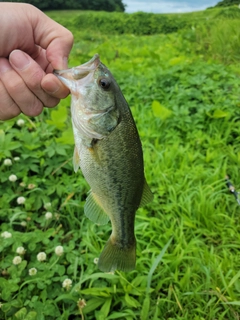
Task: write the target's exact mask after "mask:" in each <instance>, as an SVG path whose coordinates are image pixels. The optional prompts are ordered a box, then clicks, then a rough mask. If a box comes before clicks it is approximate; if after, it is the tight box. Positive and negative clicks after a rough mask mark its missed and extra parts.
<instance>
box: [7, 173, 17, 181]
mask: <svg viewBox="0 0 240 320" xmlns="http://www.w3.org/2000/svg"><path fill="white" fill-rule="evenodd" d="M8 180H9V181H11V182H15V181H17V176H16V175H15V174H11V175H10V176H9V177H8Z"/></svg>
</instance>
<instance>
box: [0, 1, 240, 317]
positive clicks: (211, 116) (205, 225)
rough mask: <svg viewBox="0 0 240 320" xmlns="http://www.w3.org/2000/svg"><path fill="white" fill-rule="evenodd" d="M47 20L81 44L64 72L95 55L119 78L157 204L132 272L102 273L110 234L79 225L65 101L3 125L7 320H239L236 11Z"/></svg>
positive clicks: (81, 199) (1, 265)
mask: <svg viewBox="0 0 240 320" xmlns="http://www.w3.org/2000/svg"><path fill="white" fill-rule="evenodd" d="M48 14H49V16H50V17H52V18H53V19H55V20H56V21H58V22H60V23H62V24H63V25H65V26H66V27H68V28H69V29H70V30H71V31H72V32H73V33H74V37H75V45H74V48H73V50H72V53H71V57H70V66H76V65H79V64H81V63H84V62H86V61H88V60H89V59H90V58H91V57H92V56H93V55H94V54H95V53H96V52H97V53H99V54H100V56H101V59H102V61H103V62H104V63H105V64H106V65H107V66H108V67H109V68H110V70H111V71H112V73H113V74H114V76H115V78H116V80H117V81H118V83H119V85H120V87H121V89H122V91H123V93H124V95H125V97H126V99H127V101H128V102H129V105H130V106H131V109H132V112H133V115H134V118H135V121H136V124H137V127H138V130H139V133H140V136H141V140H142V144H143V150H144V159H145V171H146V177H147V180H148V182H149V185H150V186H151V189H152V191H153V193H154V196H155V197H154V201H153V202H152V203H151V204H149V205H148V206H147V207H145V208H141V209H139V210H138V212H137V216H136V227H135V229H136V237H137V241H138V246H137V265H136V270H134V271H132V272H130V273H123V272H118V271H117V272H115V274H105V273H100V272H99V270H98V269H97V266H96V264H95V262H96V258H97V257H98V256H99V254H100V252H101V250H102V248H103V245H104V243H105V242H106V240H107V239H108V237H109V234H110V232H111V227H110V225H107V226H97V225H94V224H93V223H92V222H91V221H89V220H88V219H87V218H85V217H84V214H83V206H84V203H85V199H86V196H87V192H88V190H89V186H88V185H87V184H86V182H85V180H84V178H83V177H82V175H81V172H78V173H77V174H74V172H73V168H72V163H71V161H72V153H73V135H72V129H71V120H70V113H69V105H70V98H67V99H65V100H63V101H61V103H60V104H59V106H58V108H54V109H46V110H45V111H44V113H43V114H42V115H40V116H38V117H37V118H34V119H30V118H28V117H25V116H24V115H20V116H19V117H18V118H15V119H13V120H9V121H6V122H2V123H1V127H0V170H1V175H0V181H1V185H0V195H1V199H0V219H1V226H0V230H1V233H0V253H1V255H0V270H1V276H0V319H5V320H15V319H24V320H32V319H37V320H38V319H39V320H45V319H46V320H51V319H52V320H55V319H61V320H65V319H86V320H88V319H89V320H90V319H97V320H105V319H109V320H110V319H127V320H130V319H141V320H145V319H146V320H147V319H178V320H180V319H181V320H183V319H184V320H189V319H194V320H203V319H206V320H212V319H229V320H232V319H239V317H240V256H239V245H240V226H239V211H240V208H239V204H238V202H237V201H236V199H235V198H234V197H233V195H232V194H231V192H229V190H228V188H227V186H226V181H225V176H226V175H229V176H230V178H231V181H232V182H233V183H234V184H235V187H236V189H237V190H239V189H240V183H239V163H240V139H239V133H240V126H239V120H240V103H239V97H240V92H239V85H240V78H239V74H240V67H239V61H240V28H239V17H240V9H239V8H238V6H232V7H227V8H221V7H219V8H214V9H210V10H205V11H202V12H195V13H188V14H169V15H154V14H144V13H135V14H131V15H129V14H125V13H117V12H114V13H104V12H82V11H62V12H59V11H52V12H48ZM116 143H117V141H116ZM62 250H63V252H62ZM39 253H41V254H40V255H39ZM44 253H45V255H44Z"/></svg>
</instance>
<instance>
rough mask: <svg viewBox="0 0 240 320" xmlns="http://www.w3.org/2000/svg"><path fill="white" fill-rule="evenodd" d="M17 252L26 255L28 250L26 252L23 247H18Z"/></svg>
mask: <svg viewBox="0 0 240 320" xmlns="http://www.w3.org/2000/svg"><path fill="white" fill-rule="evenodd" d="M16 252H17V253H18V254H24V253H25V252H26V250H25V249H24V248H23V247H18V248H17V250H16Z"/></svg>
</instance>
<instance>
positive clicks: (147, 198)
mask: <svg viewBox="0 0 240 320" xmlns="http://www.w3.org/2000/svg"><path fill="white" fill-rule="evenodd" d="M152 200H153V193H152V191H151V190H150V188H149V186H148V184H147V181H146V179H145V180H144V186H143V193H142V198H141V201H140V204H139V207H144V206H145V205H146V204H147V203H149V202H151V201H152Z"/></svg>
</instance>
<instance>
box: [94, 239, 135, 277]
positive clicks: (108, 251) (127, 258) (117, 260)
mask: <svg viewBox="0 0 240 320" xmlns="http://www.w3.org/2000/svg"><path fill="white" fill-rule="evenodd" d="M135 263H136V243H135V242H134V244H133V245H132V246H131V247H127V248H122V247H120V246H119V244H117V243H113V242H112V240H111V237H110V238H109V239H108V241H107V243H106V244H105V247H104V249H103V251H102V253H101V255H100V257H99V261H98V268H99V269H100V270H101V271H103V272H113V271H115V270H116V269H118V270H121V271H125V272H128V271H131V270H133V269H134V268H135Z"/></svg>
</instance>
